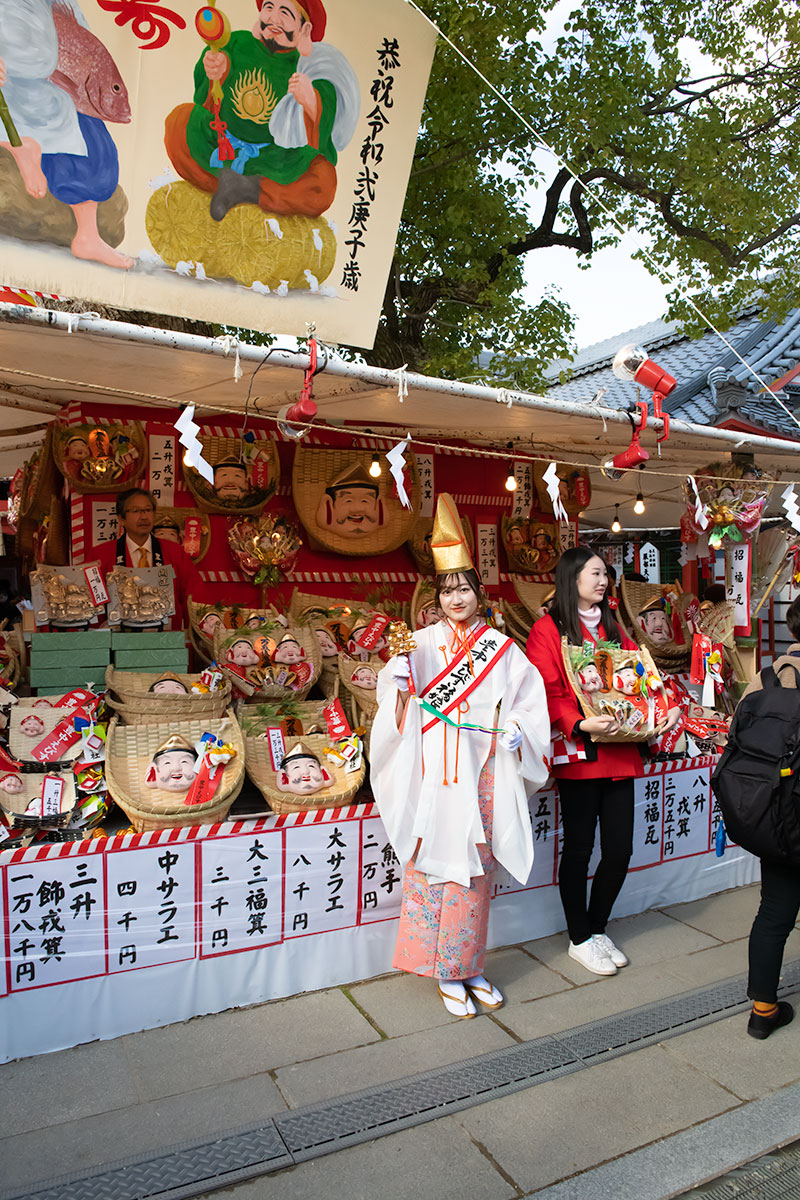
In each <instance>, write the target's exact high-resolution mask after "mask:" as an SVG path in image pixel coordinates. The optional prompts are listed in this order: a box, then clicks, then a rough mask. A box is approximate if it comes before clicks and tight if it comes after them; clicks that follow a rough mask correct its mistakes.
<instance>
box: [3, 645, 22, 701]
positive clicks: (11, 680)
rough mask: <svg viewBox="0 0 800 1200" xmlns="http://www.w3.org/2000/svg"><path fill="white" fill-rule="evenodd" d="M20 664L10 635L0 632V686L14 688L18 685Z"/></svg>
mask: <svg viewBox="0 0 800 1200" xmlns="http://www.w3.org/2000/svg"><path fill="white" fill-rule="evenodd" d="M20 674H21V664H20V659H19V655H18V654H17V651H16V649H15V647H14V642H13V640H12V638H11V635H10V633H9V634H7V633H5V632H0V686H1V687H4V688H14V687H16V686H17V684H18V683H19V677H20Z"/></svg>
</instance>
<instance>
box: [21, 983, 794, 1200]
mask: <svg viewBox="0 0 800 1200" xmlns="http://www.w3.org/2000/svg"><path fill="white" fill-rule="evenodd" d="M798 983H800V959H796V960H795V961H794V962H791V963H788V964H786V966H785V968H784V972H783V984H782V987H781V989H780V990H781V994H784V993H785V992H787V991H790V990H792V989H794V988H795V987H796V986H797V984H798ZM747 1004H748V1000H747V997H746V995H745V977H744V976H743V975H740V976H736V977H734V978H732V979H725V980H722V981H721V982H720V983H715V984H711V985H709V986H707V987H703V988H697V989H696V990H694V991H690V992H686V993H684V994H682V995H679V996H673V997H670V998H669V999H666V1000H661V1001H659V1002H657V1003H655V1004H647V1005H643V1006H642V1007H640V1008H635V1009H630V1010H629V1011H628V1012H624V1013H619V1014H617V1015H616V1016H612V1017H606V1018H604V1019H603V1020H599V1021H593V1022H591V1023H589V1024H587V1025H582V1026H579V1027H578V1028H576V1029H572V1030H567V1031H565V1032H564V1033H560V1034H557V1035H554V1036H552V1037H550V1036H548V1037H542V1038H536V1039H534V1040H533V1041H529V1042H524V1043H523V1044H521V1045H519V1046H511V1047H507V1048H505V1049H503V1050H496V1051H492V1052H491V1053H489V1054H483V1055H480V1056H478V1057H476V1058H471V1059H466V1060H464V1061H462V1062H459V1063H455V1064H453V1065H452V1066H449V1067H443V1068H440V1069H438V1070H434V1071H426V1072H423V1073H421V1074H418V1075H411V1076H408V1077H407V1078H405V1079H400V1080H397V1081H396V1082H394V1083H387V1084H382V1085H380V1086H377V1087H373V1088H368V1089H365V1090H364V1091H361V1092H353V1093H351V1094H350V1095H346V1096H341V1097H337V1098H336V1099H334V1100H328V1101H325V1102H323V1103H319V1104H311V1105H307V1106H305V1107H304V1108H299V1109H294V1110H292V1111H291V1112H287V1113H282V1114H280V1115H279V1116H276V1117H275V1118H274V1120H270V1121H265V1122H263V1123H262V1124H261V1125H259V1126H258V1127H257V1128H255V1129H253V1128H250V1129H239V1130H231V1131H229V1132H226V1133H223V1134H220V1135H218V1137H216V1138H215V1139H213V1140H212V1141H209V1142H195V1143H184V1144H183V1145H181V1146H176V1147H173V1148H172V1149H170V1150H169V1151H167V1152H165V1153H163V1154H160V1155H155V1156H153V1157H150V1158H146V1157H141V1158H137V1159H128V1160H126V1161H125V1162H121V1163H115V1164H114V1165H113V1166H110V1167H106V1168H103V1169H102V1170H95V1171H92V1172H88V1173H85V1174H80V1175H70V1176H64V1177H62V1178H60V1179H51V1180H48V1181H46V1182H43V1183H41V1184H38V1185H34V1186H33V1187H31V1188H30V1189H28V1190H27V1191H24V1192H13V1193H3V1197H4V1200H189V1198H190V1197H193V1196H200V1195H203V1194H204V1193H206V1192H211V1191H214V1190H215V1189H217V1188H223V1187H231V1186H232V1185H233V1184H234V1183H239V1182H241V1181H243V1180H245V1179H252V1178H255V1177H257V1176H261V1175H267V1174H270V1173H271V1172H273V1171H277V1170H280V1169H281V1168H283V1167H288V1166H292V1165H294V1164H296V1163H300V1162H304V1161H307V1160H308V1159H312V1158H317V1157H320V1156H322V1155H324V1154H329V1153H331V1152H332V1151H335V1150H341V1149H344V1148H345V1147H346V1146H354V1145H358V1144H359V1143H361V1142H366V1141H370V1140H372V1139H373V1138H376V1137H383V1136H384V1135H386V1134H389V1133H397V1132H399V1131H400V1130H403V1129H409V1128H411V1127H412V1126H414V1125H419V1124H422V1123H424V1122H426V1121H431V1120H433V1119H435V1118H437V1117H441V1116H445V1115H448V1114H450V1113H453V1112H458V1111H460V1110H462V1109H465V1108H469V1107H471V1106H473V1105H476V1104H481V1103H483V1102H484V1101H486V1100H490V1099H491V1100H494V1099H498V1098H500V1097H501V1096H505V1095H509V1094H510V1093H512V1092H515V1091H520V1090H522V1089H524V1088H528V1087H534V1086H535V1085H536V1084H538V1083H543V1082H544V1081H545V1080H548V1079H554V1078H557V1077H558V1076H560V1075H565V1074H569V1073H571V1072H573V1071H578V1070H583V1069H584V1068H586V1067H588V1066H592V1065H593V1064H595V1063H597V1062H601V1061H604V1060H605V1059H608V1058H614V1057H617V1056H619V1055H621V1054H627V1053H629V1052H630V1051H632V1050H638V1049H640V1048H642V1047H643V1046H646V1045H650V1044H652V1043H654V1042H657V1041H663V1040H664V1038H668V1037H674V1036H675V1035H677V1034H680V1033H688V1032H689V1031H690V1030H692V1029H697V1028H699V1027H700V1026H701V1025H705V1024H708V1023H709V1022H711V1021H717V1020H719V1019H720V1018H722V1017H726V1016H729V1015H731V1014H732V1013H734V1012H736V1011H738V1010H741V1009H744V1008H745V1007H746V1006H747ZM798 1169H799V1170H800V1168H798ZM727 1194H728V1193H720V1198H719V1200H722V1198H723V1197H724V1196H727ZM730 1194H731V1195H734V1194H736V1195H738V1194H737V1193H730ZM757 1194H758V1193H752V1195H753V1196H755V1195H757ZM786 1194H787V1195H791V1196H794V1195H795V1192H790V1193H786ZM796 1194H797V1196H798V1200H800V1191H798V1192H797V1193H796ZM743 1195H746V1193H743ZM764 1195H765V1196H766V1195H767V1193H764ZM714 1200H717V1198H716V1196H715V1197H714Z"/></svg>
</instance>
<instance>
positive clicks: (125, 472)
mask: <svg viewBox="0 0 800 1200" xmlns="http://www.w3.org/2000/svg"><path fill="white" fill-rule="evenodd" d="M94 429H102V431H103V433H106V434H108V437H109V438H114V437H117V436H125V437H127V438H128V439H129V441H130V448H131V450H132V451H134V452H135V454H136V456H137V457H136V459H135V461H134V462H132V463H129V464H124V465H122V469H121V472H120V474H119V475H117V476H116V477H105V478H102V479H97V478H92V477H91V476H90V475H89V474H88V473H85V469H84V467H83V465H82V464H81V463H78V464H77V468H76V466H74V465H73V466H69V465H68V463H74V462H75V460H73V459H67V458H65V457H64V455H65V451H66V448H67V443H68V442H69V440H70V439H71V438H74V437H81V438H83V439H84V440H87V441H88V438H89V434H90V433H91V432H92V430H94ZM53 457H54V459H55V464H56V466H57V467H58V469H59V471H60V472H61V474H62V475H63V476H64V478H65V479H66V480H67V481H68V482H69V486H70V487H71V488H72V489H73V491H76V492H83V493H89V494H92V495H99V494H100V493H101V492H102V493H104V494H105V495H108V493H109V492H124V491H125V489H126V488H129V487H134V486H135V484H136V481H137V479H139V478H140V477H141V476H142V475H143V474H144V471H145V468H146V466H147V464H148V451H147V441H146V439H145V436H144V430H143V429H142V426H141V423H140V422H139V421H131V422H130V424H128V425H95V424H92V423H87V424H85V425H59V426H58V428H57V430H56V432H55V436H54V439H53ZM88 461H95V462H96V461H98V460H97V459H95V460H88ZM115 461H116V459H115ZM48 508H49V504H48Z"/></svg>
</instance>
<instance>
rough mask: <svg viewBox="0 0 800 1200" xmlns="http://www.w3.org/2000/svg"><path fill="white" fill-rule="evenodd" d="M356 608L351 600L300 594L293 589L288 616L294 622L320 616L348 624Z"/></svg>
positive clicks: (298, 590) (340, 597)
mask: <svg viewBox="0 0 800 1200" xmlns="http://www.w3.org/2000/svg"><path fill="white" fill-rule="evenodd" d="M358 607H359V606H358V605H357V604H354V602H353V601H352V600H350V599H345V598H343V597H342V596H314V595H312V593H311V592H301V591H300V589H299V588H295V589H294V591H293V592H292V597H291V600H290V601H289V616H290V618H292V620H295V621H304V620H306V619H307V618H309V617H316V616H321V615H322V616H324V617H325V619H326V620H330V619H331V618H332V617H333V616H336V617H341V619H342V620H343V621H346V622H347V623H348V624H350V620H349V618H350V615H351V613H352V612H353V610H354V608H358Z"/></svg>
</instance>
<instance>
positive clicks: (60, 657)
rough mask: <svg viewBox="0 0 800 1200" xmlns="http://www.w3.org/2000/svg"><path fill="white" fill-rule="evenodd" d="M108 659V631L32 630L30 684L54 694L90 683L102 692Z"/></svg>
mask: <svg viewBox="0 0 800 1200" xmlns="http://www.w3.org/2000/svg"><path fill="white" fill-rule="evenodd" d="M110 661H111V631H110V630H109V629H89V630H82V631H81V632H77V631H76V632H74V633H71V632H63V633H34V634H33V635H32V637H31V688H33V689H35V690H36V692H37V694H38V695H40V696H56V695H60V694H62V693H64V692H69V691H71V690H72V688H75V687H86V686H87V685H88V684H90V683H91V684H93V685H94V687H95V690H96V691H98V692H102V691H103V690H104V689H105V683H106V667H107V666H108V664H109V663H110Z"/></svg>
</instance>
